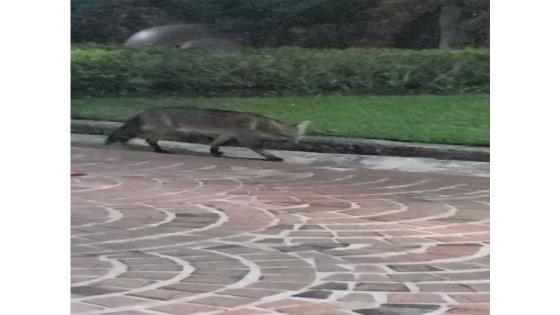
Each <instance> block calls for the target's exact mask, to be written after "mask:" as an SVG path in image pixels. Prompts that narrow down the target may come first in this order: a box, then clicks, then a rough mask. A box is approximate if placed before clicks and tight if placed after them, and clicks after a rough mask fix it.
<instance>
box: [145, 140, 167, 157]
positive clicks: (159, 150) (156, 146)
mask: <svg viewBox="0 0 560 315" xmlns="http://www.w3.org/2000/svg"><path fill="white" fill-rule="evenodd" d="M146 142H147V143H148V144H149V145H150V147H152V149H154V151H155V152H157V153H170V152H169V151H167V150H164V149H162V148H161V147H160V146H159V144H158V140H157V139H151V138H148V139H146Z"/></svg>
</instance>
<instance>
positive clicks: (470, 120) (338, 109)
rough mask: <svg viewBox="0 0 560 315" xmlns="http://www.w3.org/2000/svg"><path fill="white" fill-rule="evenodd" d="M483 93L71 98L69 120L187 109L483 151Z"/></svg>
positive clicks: (317, 131)
mask: <svg viewBox="0 0 560 315" xmlns="http://www.w3.org/2000/svg"><path fill="white" fill-rule="evenodd" d="M489 103H490V97H489V95H487V94H461V95H445V96H438V95H406V96H320V97H319V96H317V97H216V98H157V99H151V98H95V99H73V100H72V118H74V119H92V120H111V121H124V120H126V119H127V118H129V117H132V116H133V115H134V114H136V113H138V112H140V111H142V110H143V109H146V108H150V107H153V106H177V105H179V106H180V105H189V106H197V107H208V108H220V109H229V110H236V111H243V112H252V113H258V114H261V115H265V116H268V117H272V118H276V119H279V120H282V121H287V122H294V123H295V122H299V121H303V120H310V121H311V122H312V124H311V125H310V126H309V132H308V134H311V135H327V136H342V137H355V138H371V139H385V140H399V141H415V142H428V143H444V144H462V145H474V146H489V144H490V137H489V129H490V128H489V127H490V106H489Z"/></svg>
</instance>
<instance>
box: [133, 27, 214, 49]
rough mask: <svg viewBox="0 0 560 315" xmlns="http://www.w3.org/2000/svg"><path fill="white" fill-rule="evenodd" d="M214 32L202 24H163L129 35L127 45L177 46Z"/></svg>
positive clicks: (212, 35)
mask: <svg viewBox="0 0 560 315" xmlns="http://www.w3.org/2000/svg"><path fill="white" fill-rule="evenodd" d="M215 36H216V34H215V33H214V32H213V31H211V30H210V29H209V28H208V27H206V26H205V25H202V24H176V25H163V26H155V27H151V28H147V29H145V30H141V31H139V32H137V33H135V34H134V35H132V36H131V37H129V38H128V39H127V40H126V42H125V43H124V44H125V45H128V46H169V47H177V46H179V45H182V44H183V43H185V42H189V41H193V40H195V39H199V38H208V37H215Z"/></svg>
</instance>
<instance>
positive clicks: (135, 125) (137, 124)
mask: <svg viewBox="0 0 560 315" xmlns="http://www.w3.org/2000/svg"><path fill="white" fill-rule="evenodd" d="M141 127H142V119H141V118H140V116H139V115H136V116H134V117H132V118H130V119H129V120H127V121H126V122H125V123H124V125H122V126H121V127H120V128H118V129H117V130H115V131H113V132H112V133H111V134H110V135H109V136H108V137H107V139H106V140H105V144H111V143H113V142H120V143H126V142H127V141H128V140H130V139H132V138H134V137H137V136H139V135H140V132H141V130H142V129H141Z"/></svg>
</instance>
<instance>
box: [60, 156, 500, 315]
mask: <svg viewBox="0 0 560 315" xmlns="http://www.w3.org/2000/svg"><path fill="white" fill-rule="evenodd" d="M458 163H460V162H458ZM327 164H328V163H327ZM327 164H325V165H313V164H312V165H301V164H290V163H271V162H265V161H257V160H243V159H228V158H213V157H200V156H184V155H165V154H156V153H151V152H133V151H125V150H115V149H111V148H107V147H103V148H73V150H72V172H73V174H78V173H80V175H81V176H72V177H71V182H72V288H71V293H72V314H74V315H97V314H117V315H118V314H122V315H130V314H138V315H141V314H171V315H179V314H180V315H185V314H199V313H200V314H202V313H203V314H213V315H214V314H222V315H259V314H263V315H264V314H274V313H276V314H277V313H283V314H294V315H301V314H311V315H314V314H322V315H350V314H376V315H420V314H428V313H431V312H434V311H435V312H439V313H441V314H443V313H445V312H446V313H447V314H455V315H457V314H488V309H489V297H490V294H489V289H490V287H489V276H490V275H489V271H488V270H489V259H490V258H489V257H490V256H489V255H490V253H489V242H488V240H489V237H488V236H489V233H488V232H489V224H488V218H489V206H488V205H489V197H488V179H487V178H482V177H470V176H458V175H448V174H443V173H442V172H438V173H406V172H399V171H391V170H370V169H365V168H360V167H357V166H356V165H352V166H349V167H345V168H344V170H343V171H341V170H340V168H339V167H331V166H328V165H327ZM439 313H438V314H439Z"/></svg>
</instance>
